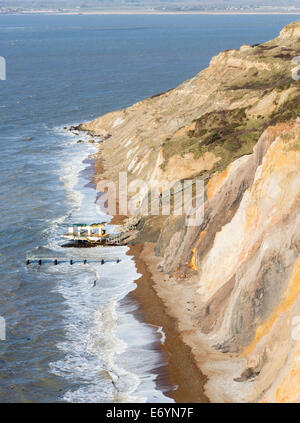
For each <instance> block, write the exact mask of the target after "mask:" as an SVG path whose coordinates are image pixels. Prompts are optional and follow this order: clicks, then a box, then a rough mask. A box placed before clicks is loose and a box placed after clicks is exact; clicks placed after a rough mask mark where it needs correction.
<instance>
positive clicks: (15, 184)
mask: <svg viewBox="0 0 300 423" xmlns="http://www.w3.org/2000/svg"><path fill="white" fill-rule="evenodd" d="M299 18H300V16H291V15H270V16H269V15H261V16H257V15H248V16H239V15H236V16H234V15H231V16H222V15H206V16H201V15H190V16H186V15H111V16H100V15H97V16H96V15H94V16H84V15H73V16H63V15H51V16H50V15H0V56H2V57H3V58H5V60H6V80H0V152H1V161H0V179H1V183H0V234H1V237H0V316H1V317H0V324H1V325H2V329H1V328H0V332H1V330H2V338H1V340H0V402H9V403H11V402H41V403H50V402H100V403H101V402H102V403H103V402H104V403H120V402H153V403H155V402H172V401H173V399H172V392H173V391H174V390H175V389H176V385H173V384H172V383H171V382H170V381H169V380H168V378H167V377H165V378H164V380H165V382H163V383H162V382H161V381H160V383H158V375H160V374H167V369H168V367H167V365H168V363H167V358H166V357H165V356H164V354H163V353H162V351H161V350H160V348H159V345H160V344H161V343H163V342H164V339H165V334H164V328H163V327H157V326H153V325H150V324H148V323H147V321H145V320H144V319H143V317H142V315H141V312H140V308H139V304H138V303H136V302H135V300H134V299H133V298H132V296H130V294H129V293H130V292H132V291H133V290H134V289H135V287H136V283H137V281H138V279H139V276H140V275H139V274H138V272H137V268H136V265H135V262H134V258H133V257H132V256H130V254H129V253H128V248H127V247H126V246H122V247H105V249H103V247H95V248H93V249H90V250H88V249H81V250H80V251H79V252H78V249H77V253H78V254H82V257H83V256H84V255H85V256H87V258H89V254H91V255H92V254H94V255H98V254H99V256H101V255H103V254H106V255H107V256H118V257H119V258H120V263H118V264H117V263H111V262H107V263H105V264H104V265H101V263H97V262H92V261H90V262H89V261H88V263H87V264H83V263H82V262H75V263H74V264H73V265H72V266H71V265H70V264H69V263H68V262H67V263H65V262H63V263H60V264H58V265H57V266H54V265H53V263H45V264H42V265H41V266H39V265H37V264H30V265H26V264H25V257H26V254H27V252H29V253H32V252H36V251H40V249H42V250H43V251H44V252H45V251H46V252H47V254H48V255H49V256H51V257H52V256H55V255H59V254H70V253H71V251H72V249H68V250H67V249H64V248H62V246H61V245H62V243H63V242H62V239H61V234H63V233H65V232H66V231H68V227H69V226H70V225H72V223H74V222H85V223H92V222H99V221H102V220H105V221H107V222H109V221H110V218H109V216H106V215H105V214H104V213H103V211H101V209H99V207H97V205H96V203H95V202H96V198H97V193H96V191H95V187H94V185H93V184H92V183H91V179H92V176H93V164H94V158H93V155H94V154H95V153H96V152H97V148H98V145H97V143H98V142H101V140H99V139H98V140H97V139H96V140H95V143H94V144H92V143H89V137H88V136H87V135H83V134H78V133H76V132H75V133H74V132H73V133H72V132H70V131H69V130H68V129H67V128H68V127H69V126H71V125H76V124H78V123H81V122H85V121H89V120H92V119H94V118H96V117H98V116H100V115H103V114H104V113H107V112H110V111H112V110H117V109H120V108H124V107H127V106H130V105H131V104H133V103H136V102H137V101H139V100H142V99H144V98H146V97H148V96H151V95H154V94H157V93H160V92H163V91H166V90H168V89H170V88H173V87H176V86H177V85H179V84H180V83H182V82H183V81H185V80H186V79H188V78H191V77H193V76H194V75H195V74H196V73H198V72H199V71H201V70H202V69H204V68H205V67H206V66H208V64H209V61H210V59H211V57H212V56H214V55H216V54H217V53H219V52H220V51H222V50H225V49H230V48H239V47H240V45H242V44H255V43H261V42H264V41H266V40H269V39H272V38H274V37H275V36H277V35H278V33H279V31H280V30H281V28H282V27H283V26H284V25H286V24H288V23H289V22H292V21H295V20H300V19H299ZM79 139H81V140H82V141H83V142H79V143H78V141H79ZM108 224H109V223H108ZM111 229H112V230H113V229H114V228H113V226H112V225H111ZM66 250H67V251H66ZM104 250H105V251H104ZM95 282H96V283H95ZM4 326H5V328H4ZM4 329H5V330H4ZM3 332H4V333H3Z"/></svg>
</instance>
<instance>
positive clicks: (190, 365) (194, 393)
mask: <svg viewBox="0 0 300 423" xmlns="http://www.w3.org/2000/svg"><path fill="white" fill-rule="evenodd" d="M151 247H152V248H151ZM151 250H153V246H151V244H149V243H145V244H137V245H132V246H131V247H130V251H129V252H128V254H129V255H133V256H134V261H135V263H136V266H137V269H138V272H139V273H141V274H142V277H141V278H140V279H139V280H138V281H137V288H136V290H135V291H133V293H132V295H133V296H134V298H136V299H137V300H138V302H139V303H140V305H141V310H142V313H143V314H144V316H145V318H146V321H147V322H148V323H150V324H152V325H156V326H162V328H163V332H164V333H165V335H166V339H165V342H164V343H163V344H160V347H161V349H162V350H163V352H164V353H165V356H166V357H167V360H168V370H169V377H170V381H171V383H172V384H173V385H175V386H177V389H176V390H175V391H172V392H169V395H170V396H171V397H172V398H173V399H174V400H175V401H176V402H179V403H187V402H192V403H197V402H201V403H204V402H208V399H207V397H206V396H205V394H204V392H203V386H204V384H205V382H206V377H205V376H204V375H203V374H202V373H201V371H200V370H199V368H198V367H197V365H196V363H195V359H194V356H193V354H192V352H191V348H190V347H189V346H187V345H186V344H185V343H184V342H183V340H182V338H181V334H180V332H179V330H178V327H177V321H176V320H175V319H174V318H173V317H171V316H170V315H169V314H168V309H167V308H166V306H165V304H164V303H163V301H162V300H161V298H160V297H159V295H158V293H157V290H156V281H158V279H160V282H161V281H162V279H163V274H162V273H160V272H158V271H157V269H156V267H157V262H158V261H159V258H157V257H155V256H154V254H149V252H151ZM154 277H155V279H154ZM158 383H159V379H158Z"/></svg>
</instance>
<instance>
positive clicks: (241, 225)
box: [80, 23, 300, 402]
mask: <svg viewBox="0 0 300 423" xmlns="http://www.w3.org/2000/svg"><path fill="white" fill-rule="evenodd" d="M299 52H300V23H294V24H290V25H288V26H287V27H285V28H284V29H283V30H282V32H281V34H280V36H279V37H278V38H276V39H274V40H272V41H269V42H267V43H265V44H260V45H255V46H246V45H244V46H242V47H241V48H240V49H239V50H230V51H225V52H223V53H221V54H219V55H218V56H217V57H214V58H213V59H212V61H211V63H210V66H209V67H208V68H207V69H205V70H203V71H202V72H200V73H199V74H197V75H196V76H195V77H194V78H192V79H190V80H188V81H186V82H184V83H183V84H182V85H180V86H179V87H178V88H176V89H173V90H170V91H168V92H166V93H162V94H159V95H156V96H153V97H152V98H149V99H146V100H143V101H141V102H139V103H137V104H135V105H133V106H132V107H129V108H127V109H124V110H120V111H116V112H112V113H109V114H107V115H105V116H102V117H100V118H99V119H96V120H95V121H93V122H89V123H86V124H82V125H81V126H80V127H81V129H83V130H87V131H89V132H91V133H93V134H97V135H100V136H102V137H103V139H105V141H104V142H103V144H102V147H101V153H102V157H103V160H104V164H106V163H109V166H106V170H105V172H104V175H98V179H99V181H100V180H101V179H103V178H105V179H110V180H115V181H117V180H118V174H119V172H122V171H126V172H127V174H128V181H129V183H130V182H131V181H134V180H135V179H137V178H138V179H141V180H144V181H146V182H147V183H148V188H147V189H146V188H144V189H141V190H140V192H139V203H140V205H141V206H140V207H141V208H140V210H139V211H138V213H140V215H141V220H140V221H139V224H138V226H137V229H138V233H137V235H136V237H135V240H134V242H147V244H146V247H145V254H146V252H147V254H151V252H155V256H156V257H155V259H153V260H152V262H153V263H155V266H154V264H153V263H152V267H153V274H154V277H156V284H155V289H156V290H157V292H158V295H159V296H160V297H161V299H162V300H163V301H164V303H165V304H166V306H167V308H168V312H169V313H170V315H172V316H173V317H175V318H176V319H177V321H178V327H179V329H180V332H181V336H182V338H183V340H184V342H185V343H186V344H187V345H189V346H190V347H191V349H192V352H193V354H194V357H195V359H196V362H197V364H198V366H199V368H201V371H202V372H203V373H204V374H205V375H206V376H207V382H206V384H205V394H206V395H207V397H208V398H209V399H210V400H211V401H221V402H245V401H253V402H298V401H300V371H299V370H300V369H299V363H300V330H298V328H299V327H300V326H299V325H300V296H299V294H300V230H299V229H300V218H299V217H298V216H299V215H300V214H299V210H300V122H299V120H300V118H299V119H298V116H300V92H299V82H298V81H297V80H295V78H294V79H293V78H292V70H293V68H295V66H296V65H295V64H293V63H292V59H293V58H294V57H296V56H298V55H299ZM294 75H295V73H294ZM201 177H202V178H204V180H205V202H204V219H203V222H202V223H201V225H199V226H197V227H188V226H186V221H185V218H184V217H182V216H174V215H172V214H171V215H170V216H142V205H143V204H144V203H145V199H146V198H147V196H148V193H149V192H148V191H149V187H150V188H151V189H153V188H155V187H159V185H160V184H161V183H162V181H165V182H164V187H165V189H167V188H170V187H172V186H173V185H174V181H175V180H183V179H191V178H201ZM159 274H160V275H161V276H159ZM155 275H156V276H155Z"/></svg>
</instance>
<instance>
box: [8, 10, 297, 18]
mask: <svg viewBox="0 0 300 423" xmlns="http://www.w3.org/2000/svg"><path fill="white" fill-rule="evenodd" d="M1 15H300V9H299V10H295V11H288V10H286V11H267V10H263V11H246V10H245V11H243V10H240V11H239V10H230V11H227V10H223V11H222V10H220V11H213V10H212V11H209V10H207V11H159V10H95V11H93V10H89V11H76V10H70V11H57V10H24V11H19V12H11V11H8V12H1V10H0V16H1Z"/></svg>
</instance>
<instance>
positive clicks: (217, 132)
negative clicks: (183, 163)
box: [161, 94, 300, 173]
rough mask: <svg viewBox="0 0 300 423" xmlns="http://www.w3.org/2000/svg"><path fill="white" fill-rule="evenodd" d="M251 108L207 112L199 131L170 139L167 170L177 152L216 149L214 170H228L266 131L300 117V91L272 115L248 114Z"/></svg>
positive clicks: (166, 150) (197, 153) (166, 145)
mask: <svg viewBox="0 0 300 423" xmlns="http://www.w3.org/2000/svg"><path fill="white" fill-rule="evenodd" d="M246 111H247V109H245V108H242V109H235V110H222V111H215V112H211V113H206V114H205V115H203V116H201V117H200V118H199V119H197V120H195V121H194V122H195V130H193V131H191V130H189V131H187V132H186V134H184V135H181V136H180V137H174V138H167V139H166V140H165V142H164V144H163V156H164V163H163V164H162V165H161V168H162V169H163V170H165V169H166V166H167V163H168V161H169V159H170V158H171V157H172V156H173V155H175V154H178V152H180V153H179V154H181V155H182V156H184V155H186V154H187V153H192V154H193V156H194V158H195V159H198V158H199V157H201V156H202V155H203V154H204V153H205V152H212V153H213V154H214V155H215V156H216V157H220V158H221V160H219V161H218V162H217V163H216V164H215V165H214V167H213V169H212V170H211V172H212V173H213V172H216V171H222V170H224V169H225V168H226V167H227V166H228V164H229V163H231V162H232V161H233V160H236V159H237V158H239V157H241V156H244V155H247V154H251V153H252V151H253V147H254V146H255V144H256V143H257V141H258V139H259V137H260V136H261V134H262V133H263V132H264V130H265V129H266V128H267V127H268V126H270V125H275V124H276V123H279V122H287V121H289V120H295V119H296V118H297V117H298V116H300V94H299V95H296V96H294V97H291V98H289V99H288V100H287V101H286V102H285V103H284V104H282V105H281V106H278V107H277V108H276V110H275V111H274V112H273V113H272V114H271V115H270V116H261V115H259V116H257V117H253V118H249V117H247V114H246Z"/></svg>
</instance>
